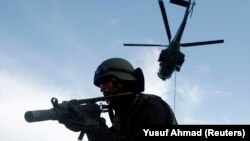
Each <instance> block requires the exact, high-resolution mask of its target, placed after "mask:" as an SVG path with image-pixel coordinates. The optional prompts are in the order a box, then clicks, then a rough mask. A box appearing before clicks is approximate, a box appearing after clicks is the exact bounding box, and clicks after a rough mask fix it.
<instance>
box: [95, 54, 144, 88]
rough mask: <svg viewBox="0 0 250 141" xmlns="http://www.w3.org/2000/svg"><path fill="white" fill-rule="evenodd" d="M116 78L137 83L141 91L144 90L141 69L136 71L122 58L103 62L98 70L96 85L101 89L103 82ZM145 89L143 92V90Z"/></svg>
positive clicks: (96, 72)
mask: <svg viewBox="0 0 250 141" xmlns="http://www.w3.org/2000/svg"><path fill="white" fill-rule="evenodd" d="M110 77H115V78H117V79H119V80H122V81H130V82H135V84H136V85H138V86H137V87H138V88H139V87H140V88H139V89H140V90H139V91H143V90H144V76H143V73H142V70H141V69H140V68H136V69H134V67H133V66H132V64H131V63H129V62H128V61H127V60H125V59H122V58H110V59H107V60H105V61H103V62H102V63H101V64H100V65H99V66H98V67H97V69H96V71H95V75H94V84H95V85H96V86H97V87H100V83H101V81H103V80H105V79H106V78H110ZM142 89H143V90H142Z"/></svg>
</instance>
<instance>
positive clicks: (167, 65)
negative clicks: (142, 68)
mask: <svg viewBox="0 0 250 141" xmlns="http://www.w3.org/2000/svg"><path fill="white" fill-rule="evenodd" d="M158 2H159V6H160V10H161V14H162V18H163V22H164V25H165V30H166V32H167V37H168V41H169V44H168V45H161V44H128V43H127V44H123V45H124V46H146V47H154V46H155V47H157V46H158V47H167V48H166V49H163V50H162V51H161V53H160V55H159V58H158V62H159V71H158V76H159V78H161V79H162V80H164V81H165V80H166V79H168V78H170V77H171V75H172V73H173V72H174V71H177V72H179V71H180V69H181V66H182V64H183V63H184V61H185V54H183V53H182V52H181V51H180V47H190V46H199V45H208V44H217V43H223V42H224V40H210V41H201V42H191V43H181V38H182V34H183V32H184V29H185V26H186V23H187V19H188V16H189V14H190V13H191V15H192V12H193V8H194V5H195V4H196V2H195V1H191V0H189V1H185V0H170V3H173V4H176V5H179V6H183V7H186V11H185V14H184V17H183V20H182V22H181V24H180V26H179V28H178V30H177V32H176V35H175V37H174V38H173V39H171V38H172V37H171V32H170V28H169V24H168V19H167V14H166V10H165V7H164V3H163V1H162V0H159V1H158Z"/></svg>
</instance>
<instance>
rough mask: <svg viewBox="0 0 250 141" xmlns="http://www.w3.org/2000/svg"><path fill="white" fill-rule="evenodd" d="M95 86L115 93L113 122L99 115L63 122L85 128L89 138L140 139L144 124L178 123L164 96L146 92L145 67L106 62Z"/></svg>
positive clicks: (92, 140)
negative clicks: (143, 70)
mask: <svg viewBox="0 0 250 141" xmlns="http://www.w3.org/2000/svg"><path fill="white" fill-rule="evenodd" d="M94 85H95V86H97V87H99V88H100V91H101V92H102V93H103V95H104V96H105V97H109V96H115V98H112V99H111V98H110V99H108V100H107V103H108V106H109V108H110V110H109V116H110V120H111V122H112V125H111V126H110V127H108V126H107V125H106V123H105V119H103V118H102V117H99V116H97V117H95V118H93V117H92V118H89V120H86V119H84V120H77V121H76V122H62V123H63V124H64V125H65V126H66V127H67V128H68V129H70V130H72V131H75V132H78V131H82V130H84V132H85V133H86V134H87V137H88V139H89V141H139V140H140V136H139V134H138V133H139V132H141V127H143V126H148V125H177V124H178V123H177V120H176V118H175V115H174V113H173V111H172V109H171V107H170V106H169V105H168V104H167V103H166V102H165V101H164V100H163V99H161V98H160V97H159V96H156V95H154V94H145V93H143V91H144V75H143V72H142V70H141V68H136V69H134V67H133V66H132V64H131V63H130V62H128V61H127V60H125V59H123V58H110V59H107V60H105V61H103V62H102V63H101V64H100V65H99V66H98V67H97V69H96V71H95V75H94ZM119 95H121V96H119ZM73 120H74V119H73ZM71 121H72V119H71ZM86 121H87V125H88V127H89V128H86V126H84V128H83V126H82V125H86Z"/></svg>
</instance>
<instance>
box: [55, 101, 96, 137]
mask: <svg viewBox="0 0 250 141" xmlns="http://www.w3.org/2000/svg"><path fill="white" fill-rule="evenodd" d="M65 105H66V106H65ZM63 106H65V107H67V108H68V110H69V111H70V113H71V117H70V118H67V119H64V120H61V121H59V122H60V123H62V124H64V125H65V126H66V127H67V128H68V129H70V130H71V131H74V132H78V131H85V132H87V131H89V130H92V129H93V128H95V127H97V126H99V125H100V122H99V119H100V115H101V110H100V108H99V106H98V105H97V104H95V103H93V104H86V105H77V103H75V102H74V101H73V102H70V103H68V104H65V103H64V105H63Z"/></svg>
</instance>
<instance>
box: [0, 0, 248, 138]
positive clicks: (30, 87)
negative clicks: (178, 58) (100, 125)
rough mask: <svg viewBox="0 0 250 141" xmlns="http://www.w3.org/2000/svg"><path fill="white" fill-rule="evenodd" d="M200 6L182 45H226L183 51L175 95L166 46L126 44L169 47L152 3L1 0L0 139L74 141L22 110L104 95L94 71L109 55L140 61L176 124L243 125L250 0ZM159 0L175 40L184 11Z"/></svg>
mask: <svg viewBox="0 0 250 141" xmlns="http://www.w3.org/2000/svg"><path fill="white" fill-rule="evenodd" d="M196 3H197V4H196V6H195V7H194V12H193V15H192V18H189V19H188V22H187V25H186V29H185V31H184V34H183V38H182V42H183V43H186V42H195V41H205V40H217V39H224V40H225V42H224V43H223V44H216V45H207V46H199V47H192V48H181V51H182V52H183V53H185V55H186V60H185V63H184V64H183V66H182V69H181V71H180V72H178V73H176V98H175V101H174V91H175V85H174V84H175V77H174V76H175V75H173V77H172V78H170V79H168V80H166V81H162V80H160V79H159V78H158V76H157V71H158V62H157V59H158V56H159V53H160V51H161V50H162V49H163V48H128V47H123V45H122V44H123V43H160V44H168V40H167V35H166V32H165V28H164V25H163V21H162V16H161V13H160V9H159V5H158V1H157V0H147V1H145V0H137V1H132V0H130V1H128V0H127V1H115V0H110V1H103V0H96V1H94V2H93V1H91V0H84V1H81V0H74V1H68V0H42V1H41V0H26V1H23V0H0V19H1V22H0V31H1V32H0V85H1V87H0V98H1V101H2V102H1V103H0V111H1V113H0V118H1V119H0V130H1V132H0V138H1V140H6V141H7V140H8V141H17V140H26V141H31V140H37V141H40V140H41V141H42V140H55V139H56V140H62V141H64V140H65V141H66V140H72V139H77V137H78V133H72V132H70V131H68V130H67V129H66V128H64V126H63V125H61V124H58V122H57V121H46V122H37V123H27V122H26V121H25V120H24V113H25V112H26V111H28V110H38V109H49V108H51V107H52V105H51V103H50V99H51V98H52V97H57V98H58V99H59V101H63V100H70V99H75V98H77V99H84V98H91V97H97V96H101V95H102V94H101V93H100V91H99V89H98V88H96V87H95V86H94V85H93V76H94V71H95V69H96V67H97V66H98V65H99V64H100V63H101V62H102V61H103V60H105V59H107V58H111V57H122V58H125V59H127V60H129V61H130V62H131V63H132V64H133V65H134V66H135V67H141V68H142V69H143V71H144V75H145V80H146V90H145V93H153V94H157V95H159V96H161V97H162V98H163V99H164V100H165V101H167V102H168V103H169V104H170V106H171V107H172V108H173V109H174V110H175V114H176V117H177V120H178V122H179V123H180V124H249V123H250V113H249V112H248V111H249V107H250V102H249V100H250V95H249V92H250V87H249V84H250V77H249V72H250V63H249V62H250V56H249V52H250V49H249V45H250V40H249V33H250V19H249V15H248V13H249V12H250V10H249V5H250V1H248V0H240V1H235V0H234V1H233V0H220V1H216V0H209V1H206V0H196ZM164 4H165V8H166V11H167V15H168V20H169V25H170V29H171V33H172V36H174V34H175V32H176V30H177V28H178V26H179V24H180V22H181V20H182V18H183V15H184V11H185V9H184V8H183V7H179V6H176V5H173V4H170V3H169V1H167V0H165V1H164ZM103 116H104V117H106V116H107V115H105V114H104V115H103ZM108 123H109V121H108Z"/></svg>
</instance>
